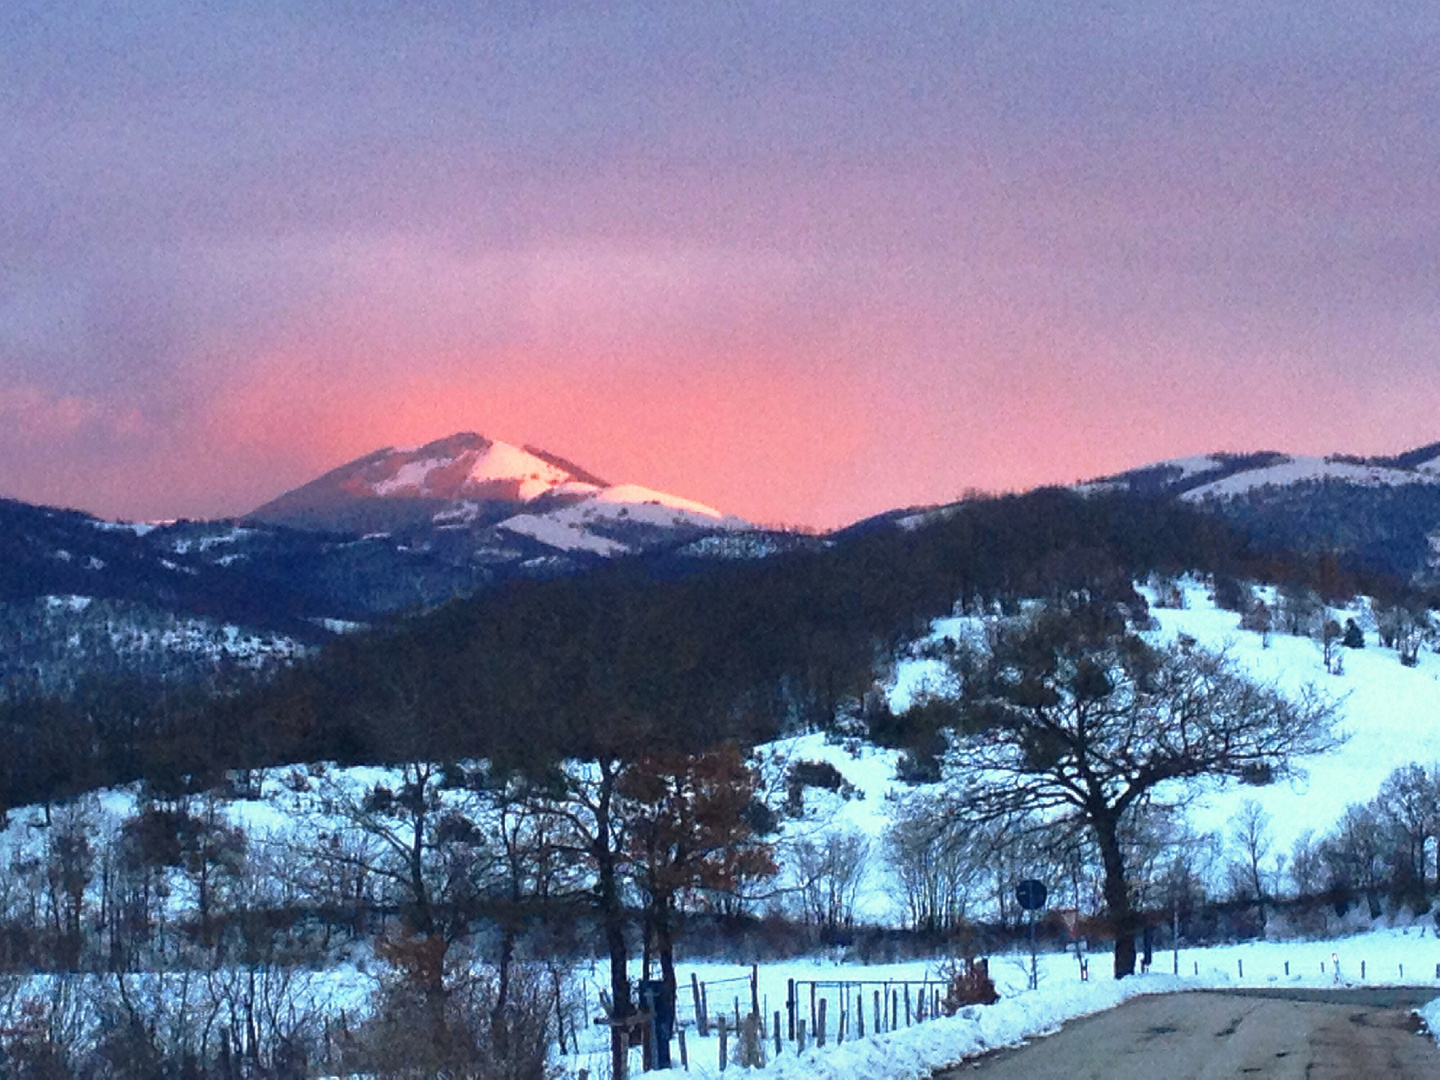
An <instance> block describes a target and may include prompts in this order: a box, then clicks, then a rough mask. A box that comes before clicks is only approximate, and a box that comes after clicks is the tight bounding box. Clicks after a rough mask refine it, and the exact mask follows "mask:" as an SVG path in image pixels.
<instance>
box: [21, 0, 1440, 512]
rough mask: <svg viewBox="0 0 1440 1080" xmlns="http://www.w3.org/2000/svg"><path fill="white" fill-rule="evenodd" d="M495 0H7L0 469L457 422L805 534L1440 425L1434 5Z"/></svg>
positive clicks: (58, 469)
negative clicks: (266, 0)
mask: <svg viewBox="0 0 1440 1080" xmlns="http://www.w3.org/2000/svg"><path fill="white" fill-rule="evenodd" d="M522 7H524V10H525V14H524V15H523V16H515V17H513V18H509V19H505V20H501V21H498V22H497V21H494V20H493V19H491V21H489V22H486V21H484V19H485V18H489V17H488V16H486V17H482V16H480V15H478V14H476V11H475V9H474V7H473V6H472V5H462V4H458V3H457V4H453V5H451V4H448V3H444V2H438V0H437V2H434V3H426V4H422V5H416V6H413V7H411V8H399V9H395V10H394V11H390V12H388V13H374V14H371V15H369V16H366V17H365V19H364V20H362V21H356V20H355V16H354V11H353V9H351V8H348V7H346V8H342V7H336V8H335V9H334V10H333V11H332V10H330V9H329V8H327V7H326V5H323V4H320V5H316V6H315V7H314V8H313V9H310V8H307V9H306V11H305V12H303V13H301V12H298V11H297V12H291V13H281V12H279V11H271V12H268V13H263V12H260V11H258V10H254V11H250V12H248V13H245V14H240V15H232V16H227V17H224V18H222V17H220V16H215V17H213V18H211V17H207V16H200V17H195V18H186V19H177V18H175V17H174V14H175V13H174V12H169V11H168V10H167V9H168V5H167V3H166V2H164V0H152V2H149V3H145V4H140V5H135V6H134V7H133V9H127V10H123V11H122V10H118V9H111V8H108V7H106V6H104V5H92V4H90V3H88V2H85V0H65V2H62V3H60V4H55V3H41V2H40V0H20V2H19V3H18V4H16V5H15V6H14V7H12V8H10V9H8V10H7V11H6V12H5V13H0V70H4V71H6V72H7V74H6V75H3V76H0V88H3V89H5V90H7V91H8V92H7V93H4V94H0V123H4V124H5V125H6V128H7V131H9V132H11V136H10V138H11V143H12V147H13V149H12V152H10V153H7V155H5V156H4V157H3V159H0V256H3V258H0V495H8V496H11V497H17V498H21V499H25V500H28V501H33V502H45V503H54V504H62V505H71V506H78V507H81V508H84V509H88V510H91V511H94V512H97V513H101V514H105V515H111V516H123V517H132V518H153V517H176V516H211V515H230V514H238V513H242V512H244V511H246V510H248V509H251V508H252V507H254V506H256V505H258V504H259V503H261V502H264V501H266V500H268V499H269V498H271V497H273V496H274V495H276V494H278V493H279V492H280V491H283V490H285V489H287V488H290V487H293V486H296V485H298V484H301V483H304V482H305V481H307V480H309V479H311V478H312V477H314V476H315V475H317V474H318V473H319V472H321V471H323V470H325V469H327V468H330V467H333V466H335V465H337V464H340V463H342V462H344V461H346V460H349V459H351V458H353V457H357V456H359V455H361V454H364V453H366V452H368V451H370V450H373V449H376V448H378V447H381V446H385V445H392V444H393V445H404V444H415V443H421V442H426V441H429V440H431V439H434V438H438V437H441V436H444V435H447V434H450V433H452V432H455V431H461V430H474V431H478V432H481V433H482V434H485V435H488V436H491V437H494V438H501V439H505V440H507V441H510V442H515V443H531V444H535V445H538V446H541V447H544V448H545V449H547V450H550V451H552V452H554V453H558V454H561V455H563V456H565V457H567V458H570V459H572V460H574V461H576V462H577V463H579V464H581V465H583V466H584V467H586V468H588V469H590V470H592V471H594V472H597V473H599V474H600V475H602V476H605V477H606V478H608V479H610V480H612V481H616V482H619V481H633V482H638V483H643V484H646V485H649V486H651V487H656V488H661V489H665V490H670V491H673V492H675V493H677V494H680V495H683V496H686V497H689V498H694V499H698V500H701V501H703V502H706V503H710V504H712V505H716V506H719V507H722V508H723V509H725V510H727V511H729V512H732V513H736V514H740V515H742V516H745V517H748V518H750V519H752V520H756V521H761V522H767V523H779V522H785V523H796V524H806V525H813V526H833V525H838V524H843V523H846V522H848V521H852V520H855V519H857V518H859V517H862V516H865V515H867V514H871V513H875V512H878V511H881V510H885V509H888V508H891V507H895V506H900V505H910V504H917V503H929V502H937V501H944V500H948V499H953V498H956V497H958V496H959V495H960V494H961V493H962V492H964V491H965V490H966V489H971V488H981V489H988V490H1005V489H1016V488H1024V487H1028V486H1032V485H1035V484H1039V483H1048V482H1061V483H1064V482H1069V481H1073V480H1076V479H1080V478H1085V477H1090V476H1094V475H1098V474H1102V473H1105V472H1112V471H1117V470H1120V469H1123V468H1127V467H1130V466H1134V465H1138V464H1142V463H1144V462H1146V461H1150V460H1155V459H1159V458H1164V457H1171V456H1179V455H1186V454H1191V453H1197V452H1205V451H1213V450H1249V449H1280V450H1288V451H1292V452H1297V453H1327V452H1332V451H1344V452H1351V453H1394V452H1397V451H1400V450H1403V449H1406V448H1409V447H1412V446H1415V445H1419V444H1423V443H1428V442H1432V441H1435V440H1437V439H1440V422H1437V420H1436V417H1437V416H1440V363H1437V359H1440V348H1437V345H1440V312H1437V304H1436V297H1437V296H1440V135H1437V125H1436V124H1435V123H1434V117H1435V116H1436V115H1440V74H1437V72H1440V57H1437V56H1436V55H1435V53H1436V46H1435V42H1436V41H1437V40H1440V25H1437V23H1440V15H1437V13H1436V11H1435V10H1434V9H1433V8H1432V7H1429V6H1425V5H1417V6H1414V7H1413V8H1405V7H1404V6H1403V5H1402V6H1399V7H1396V8H1394V9H1393V10H1387V11H1386V12H1385V13H1383V14H1382V13H1379V12H1376V13H1372V17H1369V18H1367V19H1365V20H1363V21H1362V20H1358V19H1356V18H1355V17H1354V12H1353V9H1352V8H1350V7H1349V6H1348V5H1344V4H1339V3H1336V4H1326V3H1307V4H1298V3H1297V4H1280V3H1271V4H1263V3H1262V4H1259V5H1247V6H1246V7H1245V8H1244V9H1243V10H1238V9H1237V12H1236V13H1233V14H1227V13H1224V12H1221V11H1220V10H1218V9H1216V10H1210V11H1203V12H1202V11H1199V10H1198V9H1197V10H1193V11H1192V10H1188V9H1187V10H1186V11H1185V12H1178V11H1176V10H1173V5H1166V4H1160V3H1153V4H1146V3H1138V2H1137V3H1130V4H1124V5H1118V6H1110V7H1107V8H1105V9H1104V10H1103V11H1102V10H1100V9H1097V8H1095V7H1094V6H1093V5H1082V4H1075V5H1073V6H1071V7H1069V8H1067V7H1065V6H1061V5H1055V6H1051V7H1047V8H1045V9H1044V10H1043V11H1041V10H1040V9H1039V8H1038V7H1036V8H1034V9H1033V10H1032V9H1030V8H1028V7H1027V8H1026V10H1024V11H1020V10H1018V9H1016V8H1013V7H1010V6H1004V7H1003V8H1001V7H997V8H988V7H980V6H964V5H955V6H946V5H941V6H937V7H934V8H927V7H925V6H924V5H915V6H907V7H905V8H904V9H903V10H902V9H900V8H894V9H889V10H886V11H880V10H877V8H878V7H879V6H876V5H862V4H858V3H857V4H855V5H853V6H850V5H845V4H819V3H814V4H809V3H800V4H795V5H782V6H775V5H757V6H754V7H750V6H747V5H730V4H727V5H718V4H715V5H712V4H709V3H699V4H696V5H693V6H686V7H685V8H684V9H683V10H682V9H680V8H676V7H674V6H666V5H658V4H657V5H645V4H634V5H628V6H622V7H621V8H618V9H616V10H615V11H612V12H609V13H608V14H606V15H604V16H600V15H595V14H593V13H591V12H590V11H589V10H588V9H587V8H586V7H584V6H576V7H573V8H572V7H570V6H569V5H567V4H565V3H561V2H556V3H553V4H551V3H542V4H537V5H534V6H533V8H532V7H528V6H523V5H522ZM517 10H519V8H518V7H517ZM347 13H348V14H347Z"/></svg>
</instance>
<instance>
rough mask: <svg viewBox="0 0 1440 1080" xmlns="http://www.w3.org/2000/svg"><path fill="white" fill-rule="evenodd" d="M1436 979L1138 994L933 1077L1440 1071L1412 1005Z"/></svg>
mask: <svg viewBox="0 0 1440 1080" xmlns="http://www.w3.org/2000/svg"><path fill="white" fill-rule="evenodd" d="M1435 996H1436V993H1435V990H1434V989H1433V988H1431V989H1424V988H1420V989H1409V988H1405V987H1399V988H1375V989H1366V990H1248V991H1226V992H1209V991H1206V992H1194V993H1187V994H1166V995H1157V996H1154V997H1142V998H1136V999H1134V1000H1132V1001H1130V1002H1127V1003H1126V1004H1124V1005H1122V1006H1120V1007H1119V1008H1118V1009H1112V1010H1110V1011H1109V1012H1105V1013H1100V1014H1099V1015H1097V1016H1091V1017H1086V1018H1085V1019H1083V1020H1076V1021H1074V1022H1073V1023H1070V1024H1067V1025H1065V1027H1064V1029H1063V1030H1061V1031H1060V1032H1058V1033H1057V1034H1055V1035H1051V1036H1049V1037H1047V1038H1043V1039H1037V1040H1036V1041H1035V1042H1033V1043H1030V1044H1029V1045H1028V1046H1023V1047H1020V1048H1018V1049H1015V1050H1005V1051H1000V1052H998V1053H994V1054H988V1055H986V1056H984V1057H981V1058H976V1059H974V1060H973V1061H969V1062H966V1063H965V1064H963V1065H960V1066H957V1067H956V1068H954V1069H951V1070H948V1071H946V1072H943V1073H939V1074H937V1077H936V1080H969V1078H971V1077H975V1078H983V1080H1219V1078H1220V1077H1225V1078H1244V1080H1398V1078H1400V1077H1405V1078H1407V1080H1408V1078H1412V1077H1414V1078H1422V1077H1436V1078H1440V1048H1437V1047H1436V1045H1435V1042H1434V1040H1433V1039H1431V1038H1429V1037H1428V1036H1421V1035H1417V1034H1416V1028H1417V1021H1416V1019H1415V1017H1414V1016H1413V1015H1412V1014H1411V1012H1410V1010H1411V1009H1412V1008H1414V1007H1415V1006H1417V1005H1421V1004H1423V1003H1424V1002H1426V1001H1429V1000H1431V999H1433V998H1434V997H1435Z"/></svg>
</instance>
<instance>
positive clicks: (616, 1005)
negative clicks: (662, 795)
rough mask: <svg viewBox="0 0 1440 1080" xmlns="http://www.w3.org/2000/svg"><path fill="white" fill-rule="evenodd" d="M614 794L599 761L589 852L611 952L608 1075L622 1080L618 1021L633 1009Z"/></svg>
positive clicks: (625, 1034) (624, 1044)
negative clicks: (613, 817)
mask: <svg viewBox="0 0 1440 1080" xmlns="http://www.w3.org/2000/svg"><path fill="white" fill-rule="evenodd" d="M613 792H614V773H613V771H612V768H611V767H610V763H608V762H602V763H601V784H600V792H599V797H598V798H597V800H596V803H595V835H594V838H593V846H592V849H591V853H592V854H593V855H594V857H595V876H596V892H597V898H598V900H599V907H600V917H601V920H602V921H603V922H604V924H605V945H606V949H607V950H608V952H609V953H610V1001H611V1008H610V1021H611V1028H610V1075H611V1077H612V1078H613V1080H625V1074H626V1067H627V1065H628V1064H629V1060H630V1047H629V1031H628V1029H627V1028H626V1027H625V1026H624V1025H622V1024H621V1023H620V1021H623V1020H625V1019H626V1018H628V1017H629V1016H630V1014H631V1013H632V1012H633V1011H634V1010H633V1008H632V1006H631V1001H630V973H629V965H630V952H629V949H628V947H627V946H626V944H625V906H624V902H623V901H622V899H621V897H620V882H619V868H618V867H617V866H616V862H617V856H616V853H615V852H614V851H612V850H611V848H610V839H611V836H610V830H611V824H610V809H611V808H610V799H611V796H612V794H613Z"/></svg>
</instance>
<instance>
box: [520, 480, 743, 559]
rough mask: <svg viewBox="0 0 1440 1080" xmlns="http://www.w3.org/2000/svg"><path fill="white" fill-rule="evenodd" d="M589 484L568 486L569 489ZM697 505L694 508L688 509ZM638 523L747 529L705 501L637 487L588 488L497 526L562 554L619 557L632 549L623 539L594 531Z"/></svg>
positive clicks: (663, 527) (660, 526)
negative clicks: (576, 497) (563, 501)
mask: <svg viewBox="0 0 1440 1080" xmlns="http://www.w3.org/2000/svg"><path fill="white" fill-rule="evenodd" d="M582 486H583V487H589V486H590V485H567V487H569V488H571V490H572V491H574V490H576V489H578V488H580V487H582ZM691 507H698V508H699V509H698V510H695V509H690V508H691ZM622 525H632V526H633V525H639V526H643V527H646V528H650V529H656V530H669V529H687V528H688V529H707V530H708V529H715V528H721V529H748V528H750V525H749V523H748V522H745V521H741V520H740V519H739V518H735V517H730V516H727V515H721V513H720V512H719V511H718V510H714V509H712V508H711V507H708V506H705V505H704V504H703V503H696V502H691V501H690V500H688V499H681V498H679V497H677V496H674V495H666V494H665V493H664V492H659V491H652V490H650V489H649V488H645V487H640V486H639V485H638V484H620V485H617V486H615V487H610V488H591V491H590V494H589V496H588V497H586V498H582V499H580V500H579V501H578V502H573V503H570V504H568V505H566V506H562V507H559V508H557V509H555V510H551V511H548V512H546V513H543V514H518V515H516V516H515V517H511V518H506V519H505V520H504V521H502V522H500V524H499V526H498V528H501V529H506V530H508V531H510V532H513V533H518V534H520V535H522V536H528V537H531V538H532V539H535V540H539V541H540V542H541V543H543V544H548V545H550V546H551V547H554V548H558V549H559V550H561V551H592V552H595V553H596V554H599V555H619V554H624V553H626V552H630V551H633V550H635V547H634V546H632V545H630V544H626V543H624V542H623V541H620V540H616V539H614V538H612V537H609V536H604V535H601V534H600V533H599V532H597V531H592V527H598V529H600V530H607V529H614V528H616V527H618V526H622Z"/></svg>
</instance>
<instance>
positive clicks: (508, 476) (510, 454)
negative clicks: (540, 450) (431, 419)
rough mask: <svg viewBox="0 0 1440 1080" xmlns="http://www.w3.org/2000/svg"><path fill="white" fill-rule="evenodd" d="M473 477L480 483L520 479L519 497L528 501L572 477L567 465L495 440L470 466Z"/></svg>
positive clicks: (473, 479)
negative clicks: (558, 465) (561, 464)
mask: <svg viewBox="0 0 1440 1080" xmlns="http://www.w3.org/2000/svg"><path fill="white" fill-rule="evenodd" d="M470 479H471V480H472V481H474V482H475V483H477V484H484V483H487V482H489V481H492V480H518V481H520V493H519V494H520V498H521V499H523V500H525V501H526V502H529V501H530V500H531V499H533V498H535V497H537V496H539V495H543V494H545V492H547V491H549V490H551V489H552V488H555V487H557V486H559V485H560V484H564V483H567V482H568V481H570V480H571V479H572V477H571V476H570V474H569V473H568V472H566V471H565V470H564V469H561V468H558V467H557V466H555V465H551V464H550V463H549V462H548V461H543V460H541V459H540V458H538V457H536V456H535V455H534V454H532V453H530V452H528V451H526V450H522V449H520V447H518V446H511V445H510V444H509V443H506V442H498V441H492V442H491V443H490V447H489V449H487V450H486V451H485V452H484V453H483V454H481V455H480V456H479V457H477V458H476V459H475V464H474V465H473V466H472V467H471V469H470Z"/></svg>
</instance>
